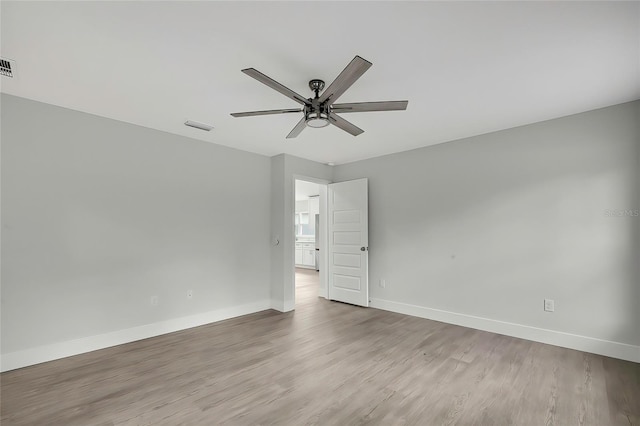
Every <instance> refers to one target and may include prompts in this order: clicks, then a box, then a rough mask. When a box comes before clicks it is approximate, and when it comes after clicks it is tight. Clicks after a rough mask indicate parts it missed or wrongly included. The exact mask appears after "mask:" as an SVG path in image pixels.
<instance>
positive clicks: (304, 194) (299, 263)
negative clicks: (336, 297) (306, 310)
mask: <svg viewBox="0 0 640 426" xmlns="http://www.w3.org/2000/svg"><path fill="white" fill-rule="evenodd" d="M294 182H295V185H294V193H295V198H294V199H295V202H294V204H295V210H294V233H293V235H294V239H295V240H294V253H295V254H294V270H295V274H294V293H295V304H296V306H302V305H305V304H308V303H314V302H316V299H317V298H318V297H326V285H323V283H324V280H325V279H326V260H325V253H324V248H325V247H326V234H327V231H326V206H327V183H326V182H324V181H319V180H315V179H312V178H303V177H300V178H296V179H295V181H294Z"/></svg>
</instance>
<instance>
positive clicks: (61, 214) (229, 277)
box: [1, 95, 271, 353]
mask: <svg viewBox="0 0 640 426" xmlns="http://www.w3.org/2000/svg"><path fill="white" fill-rule="evenodd" d="M1 99H2V116H1V120H2V135H1V136H2V277H1V278H2V330H1V331H2V352H3V353H7V352H13V351H18V350H23V349H29V348H32V347H36V346H41V345H46V344H50V343H56V342H62V341H66V340H69V339H75V338H81V337H85V336H92V335H96V334H100V333H106V332H110V331H116V330H121V329H126V328H129V327H134V326H138V325H143V324H148V323H154V322H158V321H162V320H167V319H172V318H177V317H182V316H187V315H191V314H196V313H201V312H207V311H212V310H216V309H219V308H228V307H233V306H238V305H242V304H247V303H252V302H256V301H262V300H268V299H269V298H270V285H269V275H270V257H269V250H270V244H269V240H270V237H269V232H270V231H269V230H270V218H269V207H270V199H269V196H270V190H271V188H270V180H269V176H270V159H269V158H267V157H264V156H260V155H255V154H250V153H246V152H242V151H237V150H233V149H230V148H225V147H221V146H217V145H214V144H210V143H205V142H200V141H196V140H193V139H188V138H185V137H181V136H176V135H171V134H168V133H164V132H159V131H155V130H151V129H147V128H143V127H139V126H134V125H129V124H126V123H122V122H118V121H113V120H109V119H105V118H100V117H96V116H92V115H89V114H84V113H80V112H76V111H71V110H68V109H63V108H59V107H55V106H51V105H46V104H42V103H38V102H33V101H29V100H26V99H21V98H17V97H12V96H9V95H2V98H1ZM188 289H193V290H194V298H193V299H192V300H187V298H186V292H187V290H188ZM152 295H158V296H159V305H158V306H151V304H150V297H151V296H152Z"/></svg>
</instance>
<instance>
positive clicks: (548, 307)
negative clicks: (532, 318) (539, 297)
mask: <svg viewBox="0 0 640 426" xmlns="http://www.w3.org/2000/svg"><path fill="white" fill-rule="evenodd" d="M555 309H556V306H555V302H554V301H553V299H544V310H545V311H547V312H553V311H555Z"/></svg>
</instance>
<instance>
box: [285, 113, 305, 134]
mask: <svg viewBox="0 0 640 426" xmlns="http://www.w3.org/2000/svg"><path fill="white" fill-rule="evenodd" d="M305 127H307V122H306V117H302V120H300V121H298V124H296V127H294V128H293V130H292V131H291V132H289V134H288V135H287V139H291V138H295V137H296V136H298V135H299V134H300V132H302V131H303V130H304V128H305Z"/></svg>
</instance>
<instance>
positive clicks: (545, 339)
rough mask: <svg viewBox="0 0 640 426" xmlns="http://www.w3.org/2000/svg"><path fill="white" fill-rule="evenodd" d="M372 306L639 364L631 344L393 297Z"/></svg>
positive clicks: (638, 349)
mask: <svg viewBox="0 0 640 426" xmlns="http://www.w3.org/2000/svg"><path fill="white" fill-rule="evenodd" d="M370 306H371V307H372V308H377V309H383V310H385V311H391V312H396V313H399V314H405V315H411V316H414V317H420V318H426V319H430V320H434V321H440V322H445V323H448V324H455V325H460V326H463V327H469V328H475V329H477V330H483V331H490V332H492V333H497V334H504V335H506V336H512V337H519V338H521V339H526V340H532V341H534V342H540V343H546V344H549V345H554V346H561V347H564V348H569V349H575V350H578V351H583V352H590V353H594V354H598V355H605V356H609V357H612V358H618V359H623V360H626V361H632V362H638V363H640V346H635V345H629V344H626V343H619V342H612V341H609V340H602V339H596V338H593V337H587V336H580V335H576V334H570V333H564V332H561V331H554V330H547V329H543V328H537V327H531V326H527V325H522V324H515V323H511V322H505V321H498V320H492V319H488V318H482V317H476V316H472V315H465V314H459V313H456V312H449V311H443V310H440V309H432V308H425V307H423V306H417V305H410V304H408V303H401V302H393V301H391V300H383V299H371V303H370Z"/></svg>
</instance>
